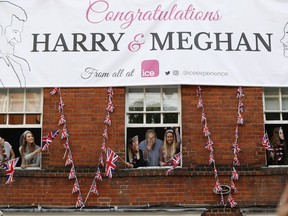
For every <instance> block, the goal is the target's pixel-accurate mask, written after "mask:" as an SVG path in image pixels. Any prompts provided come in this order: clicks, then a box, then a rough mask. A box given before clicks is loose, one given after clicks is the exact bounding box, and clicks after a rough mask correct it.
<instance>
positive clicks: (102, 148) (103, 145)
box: [101, 140, 106, 152]
mask: <svg viewBox="0 0 288 216" xmlns="http://www.w3.org/2000/svg"><path fill="white" fill-rule="evenodd" d="M101 150H102V151H103V152H106V142H105V140H103V142H102V145H101Z"/></svg>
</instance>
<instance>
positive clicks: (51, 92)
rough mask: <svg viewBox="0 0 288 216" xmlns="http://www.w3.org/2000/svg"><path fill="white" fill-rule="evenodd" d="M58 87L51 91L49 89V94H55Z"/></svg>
mask: <svg viewBox="0 0 288 216" xmlns="http://www.w3.org/2000/svg"><path fill="white" fill-rule="evenodd" d="M59 90H60V88H54V89H53V90H52V91H50V94H51V95H55V94H56V93H57V92H59Z"/></svg>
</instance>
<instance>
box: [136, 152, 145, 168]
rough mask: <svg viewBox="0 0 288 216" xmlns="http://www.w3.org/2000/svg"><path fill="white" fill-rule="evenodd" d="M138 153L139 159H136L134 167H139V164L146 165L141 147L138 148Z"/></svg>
mask: <svg viewBox="0 0 288 216" xmlns="http://www.w3.org/2000/svg"><path fill="white" fill-rule="evenodd" d="M139 154H140V159H139V160H137V162H136V164H135V166H134V168H138V167H141V166H146V161H145V160H144V156H143V152H142V150H141V149H139Z"/></svg>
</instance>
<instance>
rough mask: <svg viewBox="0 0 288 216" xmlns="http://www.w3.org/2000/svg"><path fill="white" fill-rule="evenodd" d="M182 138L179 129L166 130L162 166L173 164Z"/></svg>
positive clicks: (161, 159) (161, 156) (161, 155)
mask: <svg viewBox="0 0 288 216" xmlns="http://www.w3.org/2000/svg"><path fill="white" fill-rule="evenodd" d="M180 144H181V139H180V135H179V129H178V128H176V129H175V131H174V130H173V129H169V130H166V132H165V134H164V142H163V146H162V149H161V154H160V166H170V165H172V161H171V159H172V158H173V156H174V155H175V154H177V153H179V150H180Z"/></svg>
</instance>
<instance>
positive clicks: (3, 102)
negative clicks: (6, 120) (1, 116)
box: [0, 89, 7, 113]
mask: <svg viewBox="0 0 288 216" xmlns="http://www.w3.org/2000/svg"><path fill="white" fill-rule="evenodd" d="M1 112H2V113H3V112H7V90H5V89H0V113H1Z"/></svg>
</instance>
